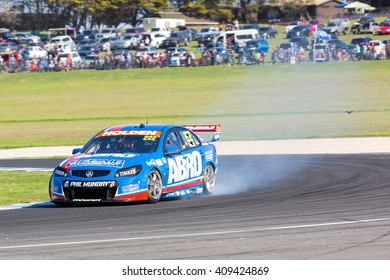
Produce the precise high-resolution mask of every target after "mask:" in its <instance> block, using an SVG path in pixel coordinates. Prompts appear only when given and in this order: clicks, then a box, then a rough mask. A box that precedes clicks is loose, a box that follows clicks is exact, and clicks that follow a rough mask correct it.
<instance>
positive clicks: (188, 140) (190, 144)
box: [179, 129, 200, 149]
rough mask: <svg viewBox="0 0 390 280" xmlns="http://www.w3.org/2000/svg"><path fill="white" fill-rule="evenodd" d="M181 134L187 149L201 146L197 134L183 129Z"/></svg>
mask: <svg viewBox="0 0 390 280" xmlns="http://www.w3.org/2000/svg"><path fill="white" fill-rule="evenodd" d="M179 134H180V137H181V138H182V141H183V143H184V148H185V149H190V148H194V147H197V146H200V141H199V138H198V136H196V135H195V133H193V132H192V131H190V130H188V129H181V130H180V131H179Z"/></svg>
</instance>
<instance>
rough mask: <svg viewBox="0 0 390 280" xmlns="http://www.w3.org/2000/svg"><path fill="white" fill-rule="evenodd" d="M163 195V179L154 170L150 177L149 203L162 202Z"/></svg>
mask: <svg viewBox="0 0 390 280" xmlns="http://www.w3.org/2000/svg"><path fill="white" fill-rule="evenodd" d="M161 194H162V179H161V175H160V173H159V172H158V171H157V170H156V169H152V171H150V173H149V176H148V201H149V202H151V203H156V202H158V201H159V200H160V198H161Z"/></svg>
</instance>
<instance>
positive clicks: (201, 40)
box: [197, 32, 219, 46]
mask: <svg viewBox="0 0 390 280" xmlns="http://www.w3.org/2000/svg"><path fill="white" fill-rule="evenodd" d="M218 35H219V33H215V32H210V33H205V34H202V35H201V36H199V37H198V39H197V41H198V45H199V46H200V45H202V44H203V45H207V44H208V43H210V42H214V41H215V39H216V38H217V37H218Z"/></svg>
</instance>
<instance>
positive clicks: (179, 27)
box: [176, 25, 198, 40]
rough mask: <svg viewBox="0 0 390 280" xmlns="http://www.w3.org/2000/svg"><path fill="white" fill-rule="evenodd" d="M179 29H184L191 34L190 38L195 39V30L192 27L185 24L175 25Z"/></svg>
mask: <svg viewBox="0 0 390 280" xmlns="http://www.w3.org/2000/svg"><path fill="white" fill-rule="evenodd" d="M176 28H177V29H178V30H179V31H186V32H187V33H189V34H190V35H191V40H195V34H196V32H198V31H196V30H195V29H194V28H189V27H187V26H184V25H179V26H177V27H176Z"/></svg>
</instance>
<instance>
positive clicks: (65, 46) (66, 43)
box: [43, 35, 77, 52]
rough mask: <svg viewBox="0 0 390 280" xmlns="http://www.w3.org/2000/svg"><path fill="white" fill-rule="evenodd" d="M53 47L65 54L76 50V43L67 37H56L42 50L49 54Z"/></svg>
mask: <svg viewBox="0 0 390 280" xmlns="http://www.w3.org/2000/svg"><path fill="white" fill-rule="evenodd" d="M55 47H58V48H60V49H62V50H64V51H66V52H70V51H71V50H75V49H77V45H76V43H75V42H74V41H73V39H72V38H71V37H70V36H68V35H64V36H56V37H54V38H52V39H51V41H50V43H47V44H46V45H44V47H43V48H44V49H45V50H47V51H49V52H50V51H53V50H54V48H55Z"/></svg>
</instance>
